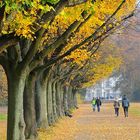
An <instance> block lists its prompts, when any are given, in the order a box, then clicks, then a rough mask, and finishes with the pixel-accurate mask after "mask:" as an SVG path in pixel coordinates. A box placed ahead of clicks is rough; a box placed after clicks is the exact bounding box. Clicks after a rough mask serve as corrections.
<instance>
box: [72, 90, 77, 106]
mask: <svg viewBox="0 0 140 140" xmlns="http://www.w3.org/2000/svg"><path fill="white" fill-rule="evenodd" d="M76 92H77V90H76V89H73V90H72V93H73V105H74V107H75V108H77V106H78V105H77V96H76Z"/></svg>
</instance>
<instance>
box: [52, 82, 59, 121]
mask: <svg viewBox="0 0 140 140" xmlns="http://www.w3.org/2000/svg"><path fill="white" fill-rule="evenodd" d="M52 105H53V115H54V120H55V121H57V119H58V116H57V111H56V81H53V83H52Z"/></svg>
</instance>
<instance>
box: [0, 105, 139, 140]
mask: <svg viewBox="0 0 140 140" xmlns="http://www.w3.org/2000/svg"><path fill="white" fill-rule="evenodd" d="M5 125H6V123H4V120H0V139H1V140H5V138H4V137H5V136H4V131H6V126H5ZM39 138H40V140H140V104H136V103H135V104H134V103H133V104H131V106H130V111H129V117H128V118H125V117H124V115H123V110H122V108H120V116H119V117H115V115H114V109H113V105H112V104H111V103H110V104H103V105H102V108H101V112H100V113H98V112H93V111H92V107H91V105H89V104H82V105H80V106H79V109H78V110H76V111H75V112H74V114H73V117H72V118H67V117H64V118H62V119H61V120H59V121H58V122H57V123H56V124H55V125H54V126H52V127H50V128H49V129H48V130H39Z"/></svg>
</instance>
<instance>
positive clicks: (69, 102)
mask: <svg viewBox="0 0 140 140" xmlns="http://www.w3.org/2000/svg"><path fill="white" fill-rule="evenodd" d="M68 108H69V109H71V108H72V88H71V87H68Z"/></svg>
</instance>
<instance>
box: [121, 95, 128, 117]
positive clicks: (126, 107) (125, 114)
mask: <svg viewBox="0 0 140 140" xmlns="http://www.w3.org/2000/svg"><path fill="white" fill-rule="evenodd" d="M122 107H123V110H124V116H125V117H128V108H129V100H128V98H127V97H126V95H124V96H123V99H122Z"/></svg>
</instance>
